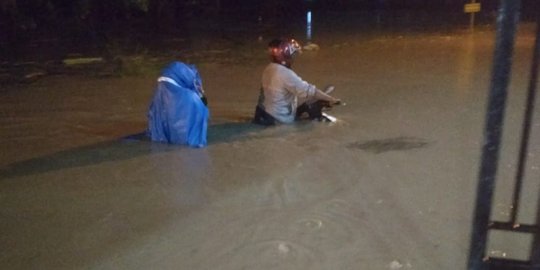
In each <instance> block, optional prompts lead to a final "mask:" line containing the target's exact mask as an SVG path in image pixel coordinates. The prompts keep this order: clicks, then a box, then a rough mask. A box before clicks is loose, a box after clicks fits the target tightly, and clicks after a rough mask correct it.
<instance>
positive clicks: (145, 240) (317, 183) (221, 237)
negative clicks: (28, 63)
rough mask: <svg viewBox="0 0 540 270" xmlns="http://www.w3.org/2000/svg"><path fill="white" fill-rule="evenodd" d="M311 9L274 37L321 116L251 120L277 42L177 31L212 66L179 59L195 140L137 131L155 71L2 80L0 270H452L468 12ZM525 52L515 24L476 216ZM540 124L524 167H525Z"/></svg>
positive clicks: (479, 52)
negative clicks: (325, 92) (230, 41)
mask: <svg viewBox="0 0 540 270" xmlns="http://www.w3.org/2000/svg"><path fill="white" fill-rule="evenodd" d="M307 18H308V16H307V14H306V17H305V19H306V20H307ZM311 18H312V23H311V25H310V26H311V27H310V28H307V27H305V26H306V25H305V24H304V25H303V24H301V23H298V24H296V26H294V27H296V28H293V29H292V30H287V31H283V32H288V34H293V35H295V36H296V37H297V38H298V39H299V40H300V41H301V42H303V43H304V44H305V43H306V39H308V38H310V39H311V42H313V43H315V44H317V45H318V46H319V48H320V49H319V50H306V51H305V52H304V53H303V54H302V55H301V56H300V57H299V58H298V60H297V62H296V63H295V66H294V69H295V70H296V71H297V73H298V74H299V75H300V76H301V77H302V78H304V79H305V80H307V81H309V82H312V83H314V84H316V85H317V86H319V87H321V88H322V87H324V86H325V85H326V84H334V85H335V86H336V90H335V91H334V95H335V96H336V97H339V98H341V99H342V100H343V101H344V102H345V103H346V105H345V106H338V107H335V108H333V109H332V111H331V112H329V113H330V114H331V115H333V116H335V117H337V118H338V122H336V123H320V122H299V123H296V124H294V125H289V126H276V127H270V128H262V127H258V126H254V125H252V124H250V123H249V118H250V117H251V115H252V113H253V110H254V106H255V103H256V100H257V95H258V89H259V84H260V75H261V73H262V70H263V69H264V67H265V65H266V64H267V59H266V56H265V44H266V42H267V41H268V40H269V39H271V38H272V37H273V36H271V35H274V34H280V31H279V30H275V29H274V30H268V28H265V29H263V30H261V31H258V30H257V31H254V32H253V33H249V34H245V35H242V34H239V35H238V36H236V37H234V38H235V39H236V40H239V41H238V42H239V44H241V45H237V46H230V47H225V48H223V46H221V45H220V44H218V43H215V44H214V43H212V40H209V39H205V40H202V39H197V38H194V39H193V40H190V42H191V44H192V45H193V46H195V47H197V49H196V50H195V51H197V50H199V51H198V53H200V54H206V55H212V57H210V58H205V60H204V61H202V60H201V61H200V62H195V63H194V64H196V65H197V68H198V69H199V71H200V73H201V76H202V78H203V84H204V87H205V90H206V92H207V94H208V99H209V107H210V112H211V117H212V119H211V125H210V127H209V131H208V133H209V145H208V147H206V148H202V149H190V148H186V147H181V146H172V145H164V144H157V143H151V142H149V141H147V140H144V139H141V136H136V135H137V134H139V133H141V132H143V131H144V129H145V127H146V111H147V109H148V105H149V101H150V97H151V95H152V93H153V90H154V86H155V84H156V82H155V80H156V78H157V77H155V76H154V75H153V74H149V75H140V76H124V77H119V78H118V77H105V78H102V77H99V78H97V77H93V76H83V75H57V76H46V77H44V78H42V79H40V80H38V81H36V82H34V83H31V84H11V85H5V86H2V90H1V91H0V97H1V98H0V113H1V118H0V122H1V125H0V135H1V136H0V143H1V145H2V151H1V155H0V169H1V170H0V232H1V234H0V247H1V250H2V251H1V252H0V268H2V269H460V268H461V269H463V268H465V265H466V259H467V256H468V249H469V237H470V235H469V234H470V227H471V224H472V219H471V217H472V211H473V204H474V201H475V198H474V196H475V191H476V190H475V189H476V181H477V174H478V167H479V160H480V151H481V145H482V130H483V125H484V115H485V107H486V100H487V91H488V88H489V81H490V72H491V67H492V66H491V65H492V55H493V46H494V40H495V32H494V31H493V30H494V29H493V26H490V25H487V26H486V25H483V26H482V27H480V28H478V29H477V31H475V33H474V34H471V33H470V32H469V31H467V29H466V25H467V21H466V18H465V22H464V23H463V24H460V25H454V26H451V27H450V26H446V27H443V26H441V28H440V29H436V28H435V29H433V28H418V27H413V28H407V27H402V28H399V27H396V28H392V27H391V26H392V25H399V22H398V23H394V22H386V23H387V25H384V23H381V24H377V23H376V22H377V20H375V21H370V24H369V25H366V24H363V23H364V21H362V20H359V19H358V17H357V16H351V17H349V18H343V17H339V16H330V15H328V16H322V15H321V14H317V13H313V14H312V16H311ZM306 23H307V21H306ZM464 25H465V26H464ZM378 26H381V27H382V28H381V29H377V27H378ZM259 30H260V29H259ZM308 30H309V31H308ZM338 30H339V31H338ZM533 42H534V35H533V27H532V26H531V25H529V24H527V23H522V24H521V25H520V29H519V32H518V34H517V41H516V45H515V46H516V47H515V55H514V66H513V73H512V81H511V85H510V89H509V97H508V108H507V115H506V118H505V127H504V138H503V143H504V145H503V149H502V151H503V153H502V156H501V161H500V166H501V167H500V168H501V169H500V172H499V175H500V178H501V179H502V180H501V181H502V182H501V183H500V184H499V186H498V188H497V194H496V206H495V209H494V216H495V218H498V219H502V220H505V219H506V218H508V209H509V207H510V196H511V190H510V188H509V185H511V183H512V177H513V174H514V171H515V160H516V159H517V151H518V148H519V147H518V146H519V143H518V140H519V138H520V132H519V131H520V130H521V129H520V127H521V121H522V120H521V119H522V117H523V111H524V109H523V108H524V104H525V93H526V89H527V83H528V80H529V69H530V65H531V63H530V59H531V53H532V44H533ZM199 45H200V46H199ZM218 45H219V48H215V47H213V46H218ZM193 59H198V58H192V59H191V60H193ZM179 60H182V59H179ZM538 116H539V114H538V113H535V118H534V119H535V120H534V128H533V134H532V137H531V140H532V141H531V143H530V145H531V150H530V157H531V158H530V165H529V167H528V168H527V175H528V176H530V175H533V176H534V175H537V174H538V165H537V164H538V162H537V161H538V159H537V154H538V150H539V149H538V146H539V145H540V136H538V132H540V130H538V127H539V126H540V121H539V120H538ZM133 135H135V136H133ZM529 178H531V177H529ZM529 178H527V179H529ZM525 184H526V188H524V191H523V192H524V194H523V198H524V199H523V203H522V205H523V207H524V208H523V209H524V210H523V211H521V212H520V215H519V220H520V222H533V221H534V213H535V202H536V201H537V196H538V194H537V193H538V192H537V191H538V183H537V181H533V179H532V178H531V179H529V180H526V183H525ZM529 242H530V239H527V238H525V239H522V238H514V237H509V236H507V235H501V236H494V237H493V240H492V241H491V243H490V247H489V252H490V254H491V255H494V256H501V257H511V258H521V259H522V258H524V256H527V254H528V245H529ZM525 258H526V257H525Z"/></svg>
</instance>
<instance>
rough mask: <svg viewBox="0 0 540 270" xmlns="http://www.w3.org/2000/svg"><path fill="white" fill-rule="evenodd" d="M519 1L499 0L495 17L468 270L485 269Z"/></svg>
mask: <svg viewBox="0 0 540 270" xmlns="http://www.w3.org/2000/svg"><path fill="white" fill-rule="evenodd" d="M520 6H521V0H501V1H500V7H499V14H498V16H497V38H496V46H495V55H494V63H493V70H492V78H491V86H490V89H491V90H490V94H489V102H488V108H487V115H486V126H485V129H484V147H483V150H482V161H481V162H482V163H481V165H480V172H479V178H478V185H477V190H476V192H477V193H476V205H475V210H474V215H473V219H474V220H473V228H472V233H471V243H470V251H469V260H468V269H469V270H480V269H485V268H486V264H485V263H484V261H483V259H484V256H485V254H486V246H487V236H488V225H489V220H490V217H491V206H492V200H493V191H494V187H495V176H496V173H497V161H498V157H499V145H500V140H501V133H502V127H503V119H504V111H505V105H506V96H507V88H508V83H509V81H510V69H511V64H512V53H513V47H514V38H515V32H516V28H517V24H518V20H519V8H520Z"/></svg>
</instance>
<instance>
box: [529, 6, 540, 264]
mask: <svg viewBox="0 0 540 270" xmlns="http://www.w3.org/2000/svg"><path fill="white" fill-rule="evenodd" d="M539 58H540V10H537V11H536V41H535V45H534V53H533V60H532V61H533V63H532V67H531V80H530V82H529V91H536V87H537V83H538V61H540V59H539ZM536 207H537V208H536V211H537V212H536V233H535V234H534V240H533V244H532V248H531V255H530V261H531V266H532V269H540V229H539V228H540V197H539V198H538V203H537V206H536Z"/></svg>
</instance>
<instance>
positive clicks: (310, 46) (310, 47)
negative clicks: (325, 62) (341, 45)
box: [302, 43, 321, 51]
mask: <svg viewBox="0 0 540 270" xmlns="http://www.w3.org/2000/svg"><path fill="white" fill-rule="evenodd" d="M302 49H304V50H306V51H318V50H320V49H321V47H319V45H317V44H315V43H308V44H307V45H305V46H304V47H303V48H302Z"/></svg>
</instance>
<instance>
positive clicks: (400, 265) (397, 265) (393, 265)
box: [390, 260, 403, 269]
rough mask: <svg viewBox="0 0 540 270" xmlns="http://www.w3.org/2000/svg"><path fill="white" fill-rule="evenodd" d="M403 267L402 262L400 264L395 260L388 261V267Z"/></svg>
mask: <svg viewBox="0 0 540 270" xmlns="http://www.w3.org/2000/svg"><path fill="white" fill-rule="evenodd" d="M401 268H403V264H401V263H400V262H399V261H397V260H395V261H392V262H391V263H390V269H401Z"/></svg>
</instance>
